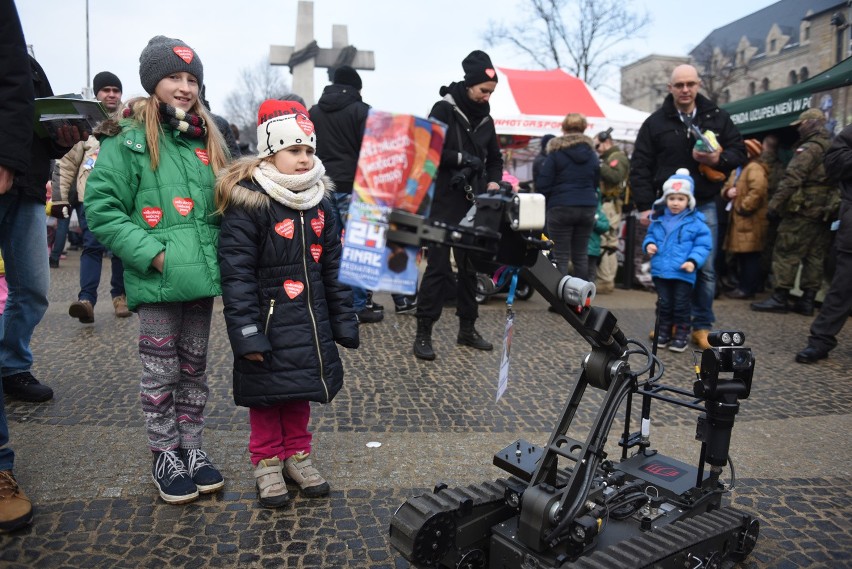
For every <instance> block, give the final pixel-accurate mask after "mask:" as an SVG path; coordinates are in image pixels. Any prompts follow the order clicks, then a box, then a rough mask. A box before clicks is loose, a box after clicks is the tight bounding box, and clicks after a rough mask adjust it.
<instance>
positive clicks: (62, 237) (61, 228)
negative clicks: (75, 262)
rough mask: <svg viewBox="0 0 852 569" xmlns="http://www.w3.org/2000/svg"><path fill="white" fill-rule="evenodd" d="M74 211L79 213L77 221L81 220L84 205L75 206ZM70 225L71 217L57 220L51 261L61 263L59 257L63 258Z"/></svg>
mask: <svg viewBox="0 0 852 569" xmlns="http://www.w3.org/2000/svg"><path fill="white" fill-rule="evenodd" d="M74 209H75V210H76V211H77V219H78V220H79V219H80V217H81V216H82V214H81V213H80V212H81V211H82V209H83V207H82V204H77V205H76V206H74ZM70 225H71V218H70V217H68V218H65V219H57V220H56V236H55V237H54V239H53V247H52V248H51V250H50V260H51V261H59V257H61V256H62V251H64V250H65V241H66V240H67V239H68V228H69V226H70Z"/></svg>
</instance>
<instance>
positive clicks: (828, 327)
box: [808, 250, 852, 351]
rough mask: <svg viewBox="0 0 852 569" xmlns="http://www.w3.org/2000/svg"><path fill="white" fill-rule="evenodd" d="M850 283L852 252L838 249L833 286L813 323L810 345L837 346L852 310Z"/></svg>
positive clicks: (829, 347)
mask: <svg viewBox="0 0 852 569" xmlns="http://www.w3.org/2000/svg"><path fill="white" fill-rule="evenodd" d="M849 283H852V252H848V251H840V250H838V251H837V257H836V268H835V269H834V277H833V278H832V279H831V287H830V288H829V289H828V294H826V295H825V299H824V300H823V301H822V308H820V309H819V314H817V317H816V318H814V321H813V323H812V324H811V335H810V336H808V345H809V346H811V347H813V348H816V349H818V350H825V351H828V350H832V349H834V348H835V347H836V346H837V334H839V333H840V331H841V330H842V329H843V325H844V324H845V323H846V321H847V320H848V319H849V311H850V310H852V287H850V286H849Z"/></svg>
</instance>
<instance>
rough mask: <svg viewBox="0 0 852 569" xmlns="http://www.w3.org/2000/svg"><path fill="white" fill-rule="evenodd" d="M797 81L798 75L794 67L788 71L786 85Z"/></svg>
mask: <svg viewBox="0 0 852 569" xmlns="http://www.w3.org/2000/svg"><path fill="white" fill-rule="evenodd" d="M798 82H799V76H798V74H797V73H796V70H795V69H794V70H793V71H790V75H789V76H788V78H787V84H788V85H795V84H796V83H798Z"/></svg>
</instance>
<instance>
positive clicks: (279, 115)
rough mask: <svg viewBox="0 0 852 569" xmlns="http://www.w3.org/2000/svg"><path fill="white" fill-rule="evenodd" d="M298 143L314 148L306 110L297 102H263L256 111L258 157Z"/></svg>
mask: <svg viewBox="0 0 852 569" xmlns="http://www.w3.org/2000/svg"><path fill="white" fill-rule="evenodd" d="M297 144H303V145H305V146H310V147H311V148H313V149H314V150H316V148H317V135H316V132H315V131H314V123H312V122H311V119H309V118H308V112H307V111H306V110H305V107H304V106H303V105H302V104H300V103H298V102H296V101H278V100H274V99H268V100H266V101H264V102H263V103H262V104H261V105H260V110H259V111H258V112H257V155H258V156H259V157H261V158H263V157H265V156H272V155H273V154H275V153H276V152H278V151H279V150H283V149H285V148H289V147H290V146H295V145H297Z"/></svg>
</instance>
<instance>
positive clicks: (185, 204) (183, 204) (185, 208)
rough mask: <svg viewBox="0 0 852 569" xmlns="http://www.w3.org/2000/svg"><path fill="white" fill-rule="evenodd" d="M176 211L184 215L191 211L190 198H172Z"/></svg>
mask: <svg viewBox="0 0 852 569" xmlns="http://www.w3.org/2000/svg"><path fill="white" fill-rule="evenodd" d="M172 203H173V204H174V205H175V209H176V210H178V213H179V214H181V215H182V216H184V217H186V216H187V215H189V212H191V211H192V206H193V203H192V198H175V199H173V200H172Z"/></svg>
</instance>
